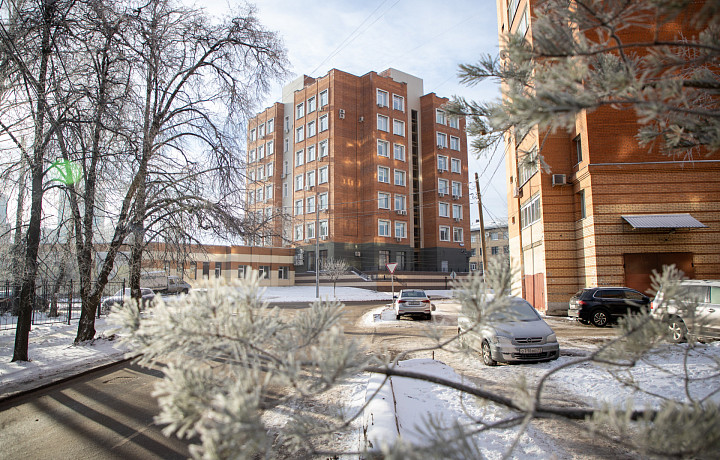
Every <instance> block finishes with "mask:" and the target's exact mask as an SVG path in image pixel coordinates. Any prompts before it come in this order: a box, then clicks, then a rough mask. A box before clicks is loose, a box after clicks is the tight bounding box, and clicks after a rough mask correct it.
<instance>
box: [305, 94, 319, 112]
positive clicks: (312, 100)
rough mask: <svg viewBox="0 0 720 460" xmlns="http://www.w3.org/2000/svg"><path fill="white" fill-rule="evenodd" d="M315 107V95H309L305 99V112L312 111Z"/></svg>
mask: <svg viewBox="0 0 720 460" xmlns="http://www.w3.org/2000/svg"><path fill="white" fill-rule="evenodd" d="M316 109H317V104H316V99H315V96H310V97H309V98H308V100H307V113H313V112H314V111H315V110H316Z"/></svg>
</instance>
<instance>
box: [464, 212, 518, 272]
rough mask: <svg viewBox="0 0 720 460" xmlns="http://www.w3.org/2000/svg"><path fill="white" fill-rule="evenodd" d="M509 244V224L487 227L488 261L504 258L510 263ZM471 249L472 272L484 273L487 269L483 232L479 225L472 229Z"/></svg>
mask: <svg viewBox="0 0 720 460" xmlns="http://www.w3.org/2000/svg"><path fill="white" fill-rule="evenodd" d="M509 244H510V243H509V239H508V226H507V224H503V223H499V222H492V223H489V224H488V225H485V250H486V251H487V258H488V261H489V260H490V258H491V257H502V258H504V259H506V260H508V261H509V260H510V245H509ZM470 248H471V252H470V271H471V272H474V271H478V272H480V273H483V272H484V270H485V267H484V266H483V256H482V232H481V231H480V225H479V224H478V225H473V226H472V228H471V229H470Z"/></svg>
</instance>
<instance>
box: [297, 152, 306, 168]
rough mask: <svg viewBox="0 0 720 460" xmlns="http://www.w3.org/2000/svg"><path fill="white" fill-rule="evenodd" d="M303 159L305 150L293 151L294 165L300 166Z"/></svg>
mask: <svg viewBox="0 0 720 460" xmlns="http://www.w3.org/2000/svg"><path fill="white" fill-rule="evenodd" d="M303 161H305V151H304V150H298V151H297V152H295V166H301V165H302V164H303Z"/></svg>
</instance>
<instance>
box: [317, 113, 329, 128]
mask: <svg viewBox="0 0 720 460" xmlns="http://www.w3.org/2000/svg"><path fill="white" fill-rule="evenodd" d="M329 120H330V117H329V116H328V115H327V114H326V115H323V116H321V117H320V119H319V123H320V128H319V130H320V132H321V133H322V132H325V131H327V130H328V129H330V122H329Z"/></svg>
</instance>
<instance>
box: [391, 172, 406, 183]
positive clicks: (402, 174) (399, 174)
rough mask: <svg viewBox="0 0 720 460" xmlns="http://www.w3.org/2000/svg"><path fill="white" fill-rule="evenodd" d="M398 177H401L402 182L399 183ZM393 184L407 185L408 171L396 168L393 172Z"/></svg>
mask: <svg viewBox="0 0 720 460" xmlns="http://www.w3.org/2000/svg"><path fill="white" fill-rule="evenodd" d="M398 178H401V180H400V183H398ZM393 184H395V185H397V186H399V187H405V186H406V185H407V171H404V170H402V169H396V170H395V171H394V173H393Z"/></svg>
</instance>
